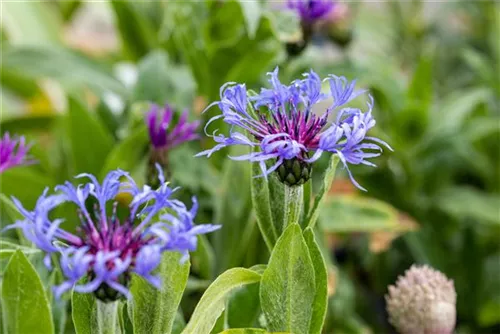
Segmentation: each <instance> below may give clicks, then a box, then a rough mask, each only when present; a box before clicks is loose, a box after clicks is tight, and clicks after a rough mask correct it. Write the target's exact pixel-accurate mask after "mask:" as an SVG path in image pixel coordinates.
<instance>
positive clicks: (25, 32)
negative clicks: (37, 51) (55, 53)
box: [2, 1, 62, 45]
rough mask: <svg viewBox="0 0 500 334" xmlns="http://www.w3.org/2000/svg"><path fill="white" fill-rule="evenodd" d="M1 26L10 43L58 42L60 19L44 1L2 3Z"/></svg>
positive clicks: (43, 43) (42, 43)
mask: <svg viewBox="0 0 500 334" xmlns="http://www.w3.org/2000/svg"><path fill="white" fill-rule="evenodd" d="M2 28H3V29H4V31H5V33H6V34H7V36H8V38H9V44H11V45H36V44H38V45H58V44H60V38H59V37H60V35H61V34H60V31H61V29H62V25H61V20H60V18H59V17H58V16H57V14H56V12H55V11H53V10H52V7H51V6H48V4H47V3H44V2H27V1H12V2H11V1H8V2H5V3H3V4H2Z"/></svg>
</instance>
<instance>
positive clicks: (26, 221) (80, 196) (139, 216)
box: [7, 168, 219, 301]
mask: <svg viewBox="0 0 500 334" xmlns="http://www.w3.org/2000/svg"><path fill="white" fill-rule="evenodd" d="M158 169H159V172H158V173H159V177H160V183H161V185H160V187H159V188H158V189H156V190H153V189H152V188H151V187H149V186H144V187H142V188H139V187H138V186H137V185H136V184H135V182H134V181H133V180H132V178H131V177H130V176H129V175H128V173H126V172H124V171H121V170H116V171H112V172H110V173H109V174H108V175H107V176H106V177H105V179H104V181H103V182H102V183H99V182H98V181H97V179H96V178H95V177H94V176H93V175H91V174H80V175H78V176H77V178H86V179H88V180H89V182H86V183H84V184H80V185H78V186H77V187H75V186H73V185H72V184H71V183H69V182H66V183H64V184H63V185H59V186H57V187H56V188H55V190H56V191H57V193H55V194H53V195H47V193H48V189H46V190H45V191H44V193H43V194H42V195H41V196H40V198H39V199H38V201H37V203H36V205H35V208H34V209H33V211H28V210H26V209H25V208H24V207H23V205H22V204H21V203H20V202H19V201H18V200H17V199H16V198H13V201H14V204H15V206H16V207H17V208H18V210H19V212H20V213H21V214H22V216H23V217H24V218H23V219H22V220H20V221H17V222H16V223H15V224H13V225H10V226H7V229H10V228H20V229H22V231H23V232H24V235H25V236H26V238H27V239H28V240H30V241H31V242H33V243H34V244H35V245H36V246H37V247H38V248H40V249H41V250H42V251H44V252H45V253H46V256H45V261H44V262H45V265H46V266H47V267H49V268H50V267H51V265H52V264H51V255H52V254H54V253H59V254H60V267H61V270H62V273H63V275H64V278H65V280H64V282H63V283H62V284H61V285H58V286H56V287H54V294H55V295H56V297H58V298H59V297H60V296H61V294H63V293H64V292H66V291H68V290H69V289H71V288H74V290H75V291H77V292H80V293H90V292H93V293H94V294H95V296H96V297H97V298H99V299H101V300H103V301H112V300H116V299H117V298H119V297H120V296H127V297H128V296H129V291H128V288H127V285H128V282H129V280H130V275H131V273H136V274H138V275H141V276H142V277H144V278H145V279H146V280H148V281H149V282H150V283H151V284H152V285H153V286H155V287H156V288H160V287H161V277H158V276H156V275H155V274H154V270H155V269H156V268H157V267H158V265H159V264H160V261H161V254H162V253H163V252H165V251H176V252H180V253H182V254H183V255H184V256H183V259H182V260H181V261H185V260H186V259H187V256H188V251H191V250H194V249H195V248H196V236H197V235H199V234H205V233H209V232H212V231H215V230H217V229H218V228H219V226H217V225H208V224H206V225H195V224H194V219H195V216H196V207H197V205H196V200H195V199H194V200H193V201H194V205H193V208H191V209H188V208H187V207H186V206H185V205H184V203H182V202H181V201H179V200H176V199H173V198H172V195H173V194H174V192H175V191H176V190H177V189H172V188H170V187H169V186H168V183H166V182H165V179H164V177H163V173H162V172H161V169H160V168H158ZM122 179H125V180H127V181H124V182H122V181H121V180H122ZM121 193H128V194H130V195H132V201H131V202H130V204H129V210H128V213H127V215H126V217H125V218H124V219H121V218H119V217H118V215H117V205H118V203H117V202H116V201H115V198H116V197H117V196H118V195H119V194H121ZM66 202H70V203H73V204H74V205H76V210H77V212H78V215H79V217H80V221H81V225H80V226H79V228H78V233H76V234H73V233H69V232H67V231H65V230H63V229H62V228H60V224H61V223H62V222H63V220H62V219H57V218H55V219H53V218H52V214H51V211H52V210H53V209H55V208H56V207H58V206H59V205H61V204H63V203H66ZM91 203H95V204H94V209H93V210H89V209H88V207H89V205H90V204H91ZM110 203H112V205H109V204H110ZM111 207H112V209H111V210H108V208H111ZM82 278H86V282H84V283H82V282H83V280H82Z"/></svg>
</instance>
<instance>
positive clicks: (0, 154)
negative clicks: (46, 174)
mask: <svg viewBox="0 0 500 334" xmlns="http://www.w3.org/2000/svg"><path fill="white" fill-rule="evenodd" d="M30 147H31V145H30V144H26V140H25V139H24V137H23V136H21V137H14V138H11V137H10V135H9V133H8V132H6V133H5V134H4V136H3V138H1V139H0V173H2V172H4V171H5V170H7V169H9V168H12V167H15V166H20V165H29V164H32V163H33V162H34V161H33V160H31V159H30V158H29V156H28V151H29V149H30Z"/></svg>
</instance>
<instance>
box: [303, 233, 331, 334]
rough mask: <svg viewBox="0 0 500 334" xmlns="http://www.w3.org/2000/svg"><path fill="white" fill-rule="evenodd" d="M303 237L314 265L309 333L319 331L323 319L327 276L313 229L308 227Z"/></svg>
mask: <svg viewBox="0 0 500 334" xmlns="http://www.w3.org/2000/svg"><path fill="white" fill-rule="evenodd" d="M304 239H305V241H306V244H307V247H308V248H309V255H310V256H311V260H312V263H313V267H314V279H315V282H316V292H315V294H314V304H313V311H312V317H311V326H310V327H309V333H310V334H314V333H318V334H320V333H321V329H322V328H323V322H324V321H325V316H326V308H327V305H328V291H327V290H328V282H327V281H328V276H327V271H326V264H325V261H324V259H323V255H322V254H321V249H320V248H319V246H318V244H317V243H316V240H315V239H314V231H313V230H312V229H311V228H310V227H308V228H306V229H305V231H304Z"/></svg>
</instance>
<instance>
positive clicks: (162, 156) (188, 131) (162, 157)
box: [145, 104, 200, 185]
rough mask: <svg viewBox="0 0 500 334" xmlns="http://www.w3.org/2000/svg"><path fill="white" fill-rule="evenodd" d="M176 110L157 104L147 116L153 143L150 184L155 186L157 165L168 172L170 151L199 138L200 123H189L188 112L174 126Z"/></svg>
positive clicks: (149, 170)
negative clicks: (197, 131)
mask: <svg viewBox="0 0 500 334" xmlns="http://www.w3.org/2000/svg"><path fill="white" fill-rule="evenodd" d="M173 116H174V110H173V109H172V108H171V107H170V106H169V105H165V107H163V108H161V107H160V106H158V105H156V104H151V107H150V110H149V111H148V112H147V114H146V118H145V121H146V125H147V127H148V131H149V138H150V141H151V152H150V158H149V169H148V184H150V185H154V183H155V180H156V179H157V177H158V175H157V174H156V168H155V166H156V164H159V165H160V166H161V167H162V170H164V171H165V172H168V151H169V150H170V149H172V148H174V147H176V146H178V145H180V144H182V143H185V142H187V141H191V140H195V139H197V138H199V136H198V134H197V133H196V130H197V128H198V126H199V124H200V122H199V121H195V122H191V123H190V122H188V121H187V117H188V113H187V111H184V112H183V113H182V114H181V116H180V117H179V120H178V121H177V123H176V124H175V125H174V126H172V120H173Z"/></svg>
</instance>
